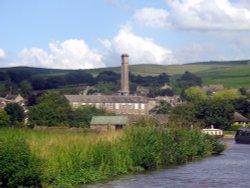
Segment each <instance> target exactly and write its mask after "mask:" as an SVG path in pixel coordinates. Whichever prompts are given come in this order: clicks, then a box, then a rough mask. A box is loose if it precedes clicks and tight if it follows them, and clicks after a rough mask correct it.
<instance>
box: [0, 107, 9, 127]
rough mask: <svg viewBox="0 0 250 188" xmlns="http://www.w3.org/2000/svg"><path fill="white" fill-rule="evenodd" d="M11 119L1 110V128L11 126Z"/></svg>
mask: <svg viewBox="0 0 250 188" xmlns="http://www.w3.org/2000/svg"><path fill="white" fill-rule="evenodd" d="M9 123H10V117H9V115H8V114H7V113H6V111H5V110H3V109H0V127H6V126H9Z"/></svg>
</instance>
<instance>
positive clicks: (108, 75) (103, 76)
mask: <svg viewBox="0 0 250 188" xmlns="http://www.w3.org/2000/svg"><path fill="white" fill-rule="evenodd" d="M120 77H121V76H120V75H119V74H117V73H115V72H113V71H103V72H100V73H99V74H98V76H97V77H96V80H97V82H102V81H105V82H114V83H116V82H117V81H119V80H120Z"/></svg>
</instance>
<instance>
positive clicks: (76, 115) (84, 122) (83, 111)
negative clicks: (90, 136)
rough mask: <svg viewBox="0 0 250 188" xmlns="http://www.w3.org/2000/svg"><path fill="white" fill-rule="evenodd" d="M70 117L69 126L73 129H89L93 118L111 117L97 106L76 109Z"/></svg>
mask: <svg viewBox="0 0 250 188" xmlns="http://www.w3.org/2000/svg"><path fill="white" fill-rule="evenodd" d="M71 114H72V115H71V116H70V117H69V125H70V126H71V127H82V128H89V127H90V121H91V118H92V116H96V115H99V116H100V115H111V114H112V113H108V112H106V111H105V110H103V109H97V108H96V107H95V106H91V105H86V106H81V107H79V108H76V109H74V110H73V111H72V113H71Z"/></svg>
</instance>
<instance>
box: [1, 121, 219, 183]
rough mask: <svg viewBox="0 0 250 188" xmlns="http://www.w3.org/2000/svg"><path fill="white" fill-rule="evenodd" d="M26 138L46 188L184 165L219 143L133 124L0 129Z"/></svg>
mask: <svg viewBox="0 0 250 188" xmlns="http://www.w3.org/2000/svg"><path fill="white" fill-rule="evenodd" d="M13 132H14V134H15V135H17V136H21V137H24V138H26V141H27V142H28V143H29V146H30V149H31V151H32V152H33V153H34V154H36V155H37V156H39V158H40V159H41V160H42V161H43V164H44V165H43V177H42V181H43V186H44V187H49V186H58V187H73V186H75V185H77V184H89V183H95V182H99V181H102V180H107V179H110V178H114V177H116V176H120V175H123V174H128V173H135V172H140V171H143V170H147V169H155V168H158V167H165V166H168V165H178V164H183V163H186V162H188V161H192V160H193V159H195V158H199V157H203V156H207V155H210V154H212V153H213V152H214V151H213V149H214V148H215V146H217V145H219V144H218V143H217V142H216V141H214V140H212V139H211V138H207V137H206V136H204V135H201V134H200V132H199V131H196V130H191V131H190V130H184V129H177V130H174V129H171V130H159V129H156V128H154V127H153V126H150V127H140V126H134V127H131V128H128V129H126V130H124V131H120V132H99V133H98V132H86V131H84V132H82V131H81V132H78V131H67V130H53V131H48V130H23V129H1V130H0V137H1V136H5V137H6V135H8V134H13Z"/></svg>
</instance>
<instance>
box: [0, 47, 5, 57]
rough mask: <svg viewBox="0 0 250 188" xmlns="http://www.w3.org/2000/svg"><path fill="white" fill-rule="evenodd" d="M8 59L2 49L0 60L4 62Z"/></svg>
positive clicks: (0, 50)
mask: <svg viewBox="0 0 250 188" xmlns="http://www.w3.org/2000/svg"><path fill="white" fill-rule="evenodd" d="M5 58H6V52H5V51H4V50H3V49H1V48H0V60H4V59H5Z"/></svg>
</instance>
